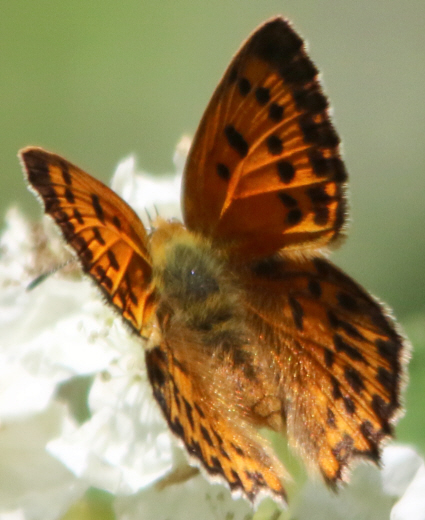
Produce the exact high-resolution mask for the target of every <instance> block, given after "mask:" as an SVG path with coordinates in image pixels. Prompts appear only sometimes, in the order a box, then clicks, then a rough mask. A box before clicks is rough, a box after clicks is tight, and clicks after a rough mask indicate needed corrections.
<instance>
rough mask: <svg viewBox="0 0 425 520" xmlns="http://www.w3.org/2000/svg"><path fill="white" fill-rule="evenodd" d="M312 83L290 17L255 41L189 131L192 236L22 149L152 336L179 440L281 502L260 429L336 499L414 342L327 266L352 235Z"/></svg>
mask: <svg viewBox="0 0 425 520" xmlns="http://www.w3.org/2000/svg"><path fill="white" fill-rule="evenodd" d="M317 76H318V72H317V69H316V68H315V66H314V64H313V63H312V62H311V60H310V58H309V57H308V55H307V53H306V50H305V48H304V45H303V41H302V39H301V38H300V37H299V35H298V34H297V33H296V32H295V31H294V30H293V29H292V27H291V25H290V24H289V23H288V22H287V21H286V20H283V19H282V18H275V19H273V20H270V21H269V22H267V23H265V24H264V25H263V26H261V27H260V28H259V29H257V31H255V32H254V33H253V34H252V35H251V37H250V38H249V39H248V40H247V42H246V43H245V44H244V45H243V46H242V48H241V49H240V50H239V52H238V53H237V54H236V56H235V57H234V58H233V60H232V62H231V64H230V66H229V68H228V70H227V71H226V72H225V74H224V76H223V79H222V80H221V82H220V83H219V85H218V87H217V89H216V91H215V93H214V95H213V97H212V99H211V101H210V103H209V105H208V107H207V109H206V112H205V114H204V117H203V119H202V121H201V123H200V126H199V129H198V132H197V134H196V136H195V139H194V142H193V145H192V149H191V152H190V154H189V157H188V160H187V164H186V167H185V172H184V178H183V215H184V222H183V223H179V222H177V221H171V222H167V221H164V220H162V219H160V218H158V219H157V220H156V221H155V222H154V223H153V227H152V229H151V230H147V229H145V227H144V226H143V224H142V222H141V220H140V219H139V217H138V216H137V215H136V214H135V212H134V211H133V210H132V209H131V208H130V207H129V206H128V205H127V204H126V203H125V202H124V201H123V200H122V199H121V198H120V197H118V196H117V195H116V194H114V193H113V192H112V191H111V190H110V189H109V188H107V187H106V186H105V185H103V184H102V183H101V182H99V181H97V180H96V179H94V178H93V177H91V176H90V175H88V174H87V173H85V172H84V171H82V170H80V169H79V168H78V167H77V166H74V165H73V164H71V163H70V162H68V161H66V160H65V159H63V158H62V157H60V156H58V155H55V154H52V153H49V152H46V151H44V150H42V149H40V148H26V149H24V150H22V151H21V159H22V162H23V164H24V168H25V171H26V174H27V178H28V182H29V184H30V186H31V188H32V189H33V190H34V191H35V192H36V193H37V194H38V195H39V196H40V197H41V199H42V201H43V204H44V208H45V211H46V213H47V214H48V215H50V216H51V217H52V218H53V219H54V221H55V222H56V223H57V225H58V226H59V228H60V229H61V231H62V234H63V236H64V238H65V240H66V241H67V243H68V244H69V245H70V247H71V248H72V249H73V250H74V251H75V253H76V254H77V256H78V259H79V261H80V264H81V267H82V269H83V271H85V272H86V273H87V274H88V275H89V276H90V277H91V278H92V279H93V280H94V282H95V283H96V284H97V285H98V287H99V288H100V289H101V290H102V292H103V294H104V296H105V298H106V300H107V302H108V303H110V304H111V305H112V306H113V307H114V308H115V309H116V310H117V311H118V312H119V314H120V315H121V316H122V317H123V318H124V320H125V322H126V323H128V324H129V325H130V327H131V329H132V330H133V331H134V332H135V333H136V334H139V335H140V336H141V338H143V339H144V340H145V341H144V347H145V348H146V365H147V372H148V376H149V380H150V383H151V386H152V390H153V395H154V397H155V399H156V401H157V402H158V404H159V406H160V408H161V409H162V411H163V414H164V417H165V418H166V420H167V422H168V425H169V427H170V429H171V431H172V432H173V433H174V434H175V435H176V437H177V438H178V439H179V440H180V441H181V442H182V444H183V445H184V447H185V449H186V452H187V453H188V455H189V456H190V457H191V459H192V460H194V461H196V462H197V463H198V464H199V465H200V466H201V467H202V468H203V469H204V470H205V472H206V473H207V474H208V475H209V476H210V477H212V478H217V479H220V480H221V481H222V482H225V483H227V485H228V486H229V488H230V489H231V490H232V492H234V493H237V494H241V495H243V496H244V497H245V498H247V499H248V500H249V501H251V502H256V501H258V500H259V499H260V498H261V497H262V496H264V495H270V496H272V498H274V499H275V500H277V501H280V502H284V501H285V500H286V492H285V489H284V487H283V484H282V480H283V479H284V478H285V476H286V472H285V469H284V467H283V465H282V463H281V462H280V461H279V460H278V459H277V457H276V456H275V455H274V453H273V450H271V448H270V447H269V445H268V443H267V442H266V441H265V439H264V438H263V437H262V436H261V435H260V433H259V431H258V430H259V428H262V427H268V428H270V429H272V430H274V431H277V432H279V433H281V434H283V435H285V436H286V437H287V439H288V442H289V444H290V445H291V446H292V447H293V448H294V449H296V450H297V452H298V453H299V454H300V455H301V456H302V458H303V460H304V461H305V463H306V465H307V466H308V467H309V468H310V469H311V470H312V471H315V472H318V473H320V474H321V475H322V477H323V478H324V480H325V482H326V483H327V484H328V485H329V486H330V487H333V488H335V487H337V486H338V484H340V483H341V482H343V481H345V480H347V469H348V468H349V466H350V463H351V462H352V461H353V460H354V459H361V458H363V459H367V460H370V461H373V462H375V463H379V461H380V451H381V447H382V444H383V441H384V440H385V439H386V438H388V437H389V436H390V435H391V434H392V425H393V423H394V422H395V420H396V419H397V417H398V416H399V415H400V410H401V403H400V393H401V387H402V384H403V378H404V365H405V362H406V359H407V357H408V355H407V352H408V344H407V341H406V340H405V339H404V338H403V337H402V335H401V334H400V332H399V330H398V327H397V325H396V324H395V322H394V321H393V319H392V318H391V317H390V316H389V314H388V312H387V311H386V309H385V308H384V307H383V306H382V305H381V304H380V303H379V302H378V301H377V300H375V299H374V298H373V297H372V296H370V295H369V294H368V293H367V292H366V291H365V290H364V289H363V288H362V287H361V286H360V285H359V284H357V283H356V282H355V281H354V280H352V279H351V278H350V277H349V276H348V275H346V274H345V273H343V272H342V271H341V270H339V269H338V268H337V267H335V266H334V265H333V264H332V263H331V262H330V261H329V260H327V258H326V257H325V256H324V250H325V249H326V248H327V247H328V246H332V245H335V244H337V243H338V242H339V239H340V237H341V236H342V234H343V230H344V222H345V211H346V198H345V182H346V180H347V174H346V172H345V168H344V164H343V161H342V159H341V157H340V155H339V138H338V135H337V133H336V131H335V129H334V127H333V125H332V123H331V121H330V118H329V113H328V101H327V99H326V97H325V96H324V94H323V92H322V90H321V86H320V84H319V81H318V77H317ZM146 340H147V341H146Z"/></svg>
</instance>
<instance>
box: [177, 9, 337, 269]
mask: <svg viewBox="0 0 425 520" xmlns="http://www.w3.org/2000/svg"><path fill="white" fill-rule="evenodd" d="M345 181H346V171H345V167H344V164H343V162H342V160H341V157H340V155H339V137H338V135H337V133H336V131H335V129H334V127H333V125H332V123H331V121H330V119H329V114H328V100H327V98H326V97H325V96H324V94H323V92H322V89H321V86H320V84H319V81H318V71H317V69H316V67H315V66H314V64H313V63H312V61H311V60H310V58H309V57H308V56H307V54H306V51H305V47H304V44H303V41H302V39H301V38H300V37H299V36H298V35H297V34H296V33H295V31H294V30H293V29H292V27H291V26H290V25H289V23H288V22H287V21H285V20H283V19H281V18H276V19H274V20H271V21H270V22H267V23H266V24H264V25H263V26H261V27H260V28H259V29H258V30H257V31H256V32H254V34H253V35H252V36H251V37H250V38H249V39H248V40H247V42H246V43H245V44H244V45H243V46H242V48H241V49H240V51H239V52H238V53H237V54H236V56H235V58H234V59H233V61H232V62H231V64H230V66H229V68H228V69H227V71H226V73H225V74H224V77H223V79H222V81H221V83H220V84H219V86H218V87H217V89H216V91H215V93H214V95H213V97H212V99H211V101H210V103H209V105H208V107H207V109H206V112H205V114H204V116H203V119H202V121H201V124H200V126H199V129H198V131H197V133H196V136H195V139H194V142H193V145H192V149H191V152H190V155H189V158H188V161H187V166H186V170H185V178H184V186H183V190H184V191H183V201H184V207H183V211H184V217H185V222H186V224H187V226H188V228H189V229H191V230H193V231H197V232H200V233H202V234H204V235H206V236H210V237H212V238H213V239H215V240H216V241H218V242H220V243H224V244H226V243H231V247H232V252H233V253H235V252H236V253H238V254H239V255H241V256H243V258H244V259H249V258H259V257H265V256H267V255H270V254H273V253H275V252H276V251H278V250H280V249H283V250H291V249H297V250H303V249H317V248H319V247H321V246H325V245H326V244H328V243H331V242H333V241H335V239H336V238H337V237H338V236H339V235H340V233H341V230H342V227H343V224H344V218H345V204H346V202H345V195H344V183H345Z"/></svg>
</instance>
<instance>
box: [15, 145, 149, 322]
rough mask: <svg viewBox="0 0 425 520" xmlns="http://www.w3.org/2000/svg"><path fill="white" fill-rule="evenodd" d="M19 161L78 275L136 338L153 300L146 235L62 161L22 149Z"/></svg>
mask: <svg viewBox="0 0 425 520" xmlns="http://www.w3.org/2000/svg"><path fill="white" fill-rule="evenodd" d="M20 157H21V160H22V163H23V165H24V168H25V171H26V173H27V179H28V182H29V184H30V186H31V187H32V188H33V189H34V190H35V191H36V193H37V194H38V195H39V196H40V197H41V199H42V200H43V203H44V209H45V212H46V213H47V214H48V215H50V216H51V217H52V218H53V220H54V221H55V222H56V224H58V226H59V228H60V229H61V231H62V234H63V236H64V238H65V240H66V241H67V242H68V244H69V245H70V246H71V247H72V248H73V249H74V251H75V252H76V253H77V255H78V258H79V260H80V263H81V266H82V268H83V270H84V271H85V272H86V273H88V274H89V275H90V276H91V277H92V278H93V279H94V280H95V281H96V282H97V284H98V285H99V287H100V288H101V289H102V291H103V293H104V294H105V296H106V298H107V300H108V301H109V302H110V303H112V304H113V305H114V306H115V307H116V308H117V309H118V310H119V312H120V313H121V314H122V315H123V317H124V318H125V320H126V321H127V322H128V323H129V324H130V325H131V326H132V328H133V329H135V330H136V331H138V332H142V331H143V328H144V325H146V324H147V323H148V322H149V320H150V319H151V317H152V312H153V310H154V307H155V297H154V292H153V287H152V285H151V274H152V273H151V259H150V255H149V252H148V249H147V234H146V230H145V228H144V226H143V224H142V222H141V220H140V219H139V217H138V216H137V215H136V213H135V212H134V211H133V210H132V209H131V208H130V207H129V206H128V205H127V204H126V203H125V202H124V201H123V200H122V199H121V198H120V197H118V195H116V194H115V193H114V192H113V191H112V190H110V189H109V188H108V187H107V186H105V185H104V184H103V183H101V182H100V181H98V180H96V179H94V178H93V177H91V176H90V175H88V174H87V173H85V172H84V171H82V170H80V169H79V168H77V167H76V166H74V165H73V164H71V163H70V162H68V161H66V160H65V159H63V158H62V157H60V156H58V155H55V154H52V153H49V152H46V151H45V150H42V149H41V148H26V149H24V150H22V151H21V152H20Z"/></svg>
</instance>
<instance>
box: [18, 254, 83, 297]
mask: <svg viewBox="0 0 425 520" xmlns="http://www.w3.org/2000/svg"><path fill="white" fill-rule="evenodd" d="M72 262H76V259H75V258H71V259H69V260H67V261H66V262H64V263H63V264H60V265H57V266H56V267H54V268H53V269H50V270H49V271H46V272H45V273H41V274H40V275H39V276H37V278H34V280H33V281H32V282H30V283H29V284H28V285H27V288H26V290H27V291H32V290H33V289H35V288H36V287H37V286H38V285H40V284H41V283H42V282H44V280H46V279H47V278H49V276H51V275H52V274H55V273H57V272H58V271H60V270H61V269H63V268H64V267H66V266H67V265H69V264H70V263H72Z"/></svg>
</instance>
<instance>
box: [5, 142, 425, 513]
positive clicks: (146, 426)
mask: <svg viewBox="0 0 425 520" xmlns="http://www.w3.org/2000/svg"><path fill="white" fill-rule="evenodd" d="M181 148H183V149H185V148H187V146H185V145H181ZM181 148H180V151H179V153H178V154H177V156H176V161H175V162H176V167H177V170H178V173H177V174H176V175H173V176H168V177H164V178H162V179H156V178H153V177H151V176H149V175H147V174H145V173H143V174H139V173H136V172H135V165H134V159H133V158H130V159H127V160H125V161H123V162H122V163H121V164H120V165H119V166H118V168H117V171H116V173H115V175H114V177H113V180H112V187H113V189H114V190H115V191H116V192H117V193H118V194H119V195H120V196H121V197H122V198H124V199H125V200H126V201H127V202H129V203H130V204H131V206H132V207H133V208H134V209H135V210H136V212H137V213H138V214H139V215H141V216H142V218H143V215H145V208H147V209H148V211H149V212H151V211H152V212H153V211H158V212H159V214H161V215H162V216H165V217H171V216H179V212H180V210H179V192H180V182H181V170H182V167H183V163H184V158H183V156H184V154H183V153H182V152H181ZM152 208H154V209H152ZM0 255H1V256H0V287H1V292H0V334H1V335H0V520H39V519H40V520H41V519H42V520H55V519H59V518H61V517H62V516H63V515H64V514H65V513H66V512H67V511H68V510H69V508H70V507H71V506H72V505H74V504H76V503H78V501H79V500H80V499H81V498H82V497H83V496H84V495H85V493H86V492H87V491H88V490H89V489H90V488H98V489H101V490H105V491H107V492H109V493H111V494H112V495H113V497H114V498H113V507H114V510H115V515H116V518H117V519H119V520H124V519H125V520H133V519H134V520H136V519H140V518H143V519H144V520H157V519H158V518H169V519H170V520H171V519H172V520H179V519H182V520H183V519H188V518H196V519H198V518H202V519H203V520H209V519H211V520H218V519H224V518H229V519H230V518H231V519H234V520H239V519H240V520H242V519H248V518H252V515H253V513H252V511H251V509H250V507H249V505H248V504H247V503H246V502H245V501H244V500H233V499H232V497H231V495H230V493H229V491H228V490H227V489H226V488H225V487H223V486H221V485H212V484H210V483H209V482H208V481H207V480H206V479H205V478H204V477H203V476H202V475H199V474H198V475H195V476H192V477H191V478H188V479H187V478H184V474H185V471H186V472H187V471H188V466H187V463H186V461H185V458H184V456H183V455H182V451H181V449H180V448H179V447H178V446H177V445H176V444H175V442H174V439H173V438H172V436H171V434H170V432H169V430H168V427H167V425H166V423H165V420H164V419H163V417H162V415H161V413H160V410H159V408H158V407H157V405H156V403H155V402H154V400H153V397H152V392H151V388H150V386H149V383H148V380H147V375H146V369H145V365H144V352H143V345H142V343H141V341H140V340H139V339H138V338H137V337H135V336H134V335H133V336H132V335H130V334H129V333H128V331H127V329H126V328H125V327H124V326H123V324H122V323H121V320H120V318H119V317H117V316H116V315H115V314H114V312H113V311H112V310H111V309H110V308H109V307H108V306H107V305H105V304H104V303H103V301H102V298H101V297H100V296H99V293H98V291H97V290H96V288H94V287H93V285H92V284H91V282H90V281H89V280H87V279H86V278H83V277H81V276H80V275H79V270H78V268H77V267H76V264H75V263H74V264H73V263H71V264H68V266H67V267H66V268H65V269H63V270H61V271H59V272H57V273H56V274H53V275H51V276H48V277H47V278H46V279H44V280H43V281H42V282H40V283H38V284H36V285H35V287H34V288H32V289H31V290H27V287H28V285H29V284H30V283H31V282H32V281H33V280H34V279H35V278H37V276H39V275H40V274H42V273H43V272H45V271H48V270H50V269H54V268H55V267H57V266H59V265H61V264H63V263H64V262H65V261H66V260H67V259H69V253H68V252H67V251H66V249H65V248H64V246H63V244H62V241H61V239H60V238H59V236H58V233H56V231H55V230H54V229H53V225H52V223H51V222H50V221H48V220H47V219H44V220H43V222H42V223H39V224H30V223H29V222H28V221H27V220H26V219H25V218H24V217H23V216H22V215H21V214H20V213H19V211H18V210H17V209H11V210H9V212H8V213H7V215H6V223H5V228H4V231H3V234H2V236H1V238H0ZM384 464H385V465H384V470H383V471H382V472H381V473H379V472H378V471H377V470H375V469H372V468H367V469H368V471H369V473H368V475H370V476H369V477H368V478H369V480H370V483H369V484H368V485H367V486H366V488H367V489H365V479H360V482H357V480H359V479H357V480H356V475H357V474H358V473H357V472H359V471H361V470H363V471H364V470H365V467H363V468H359V469H358V470H357V472H356V473H355V475H354V478H353V484H352V485H351V486H349V487H347V488H346V489H345V490H344V492H343V493H341V494H340V495H339V496H338V497H334V496H332V495H331V494H329V492H328V491H327V490H325V489H324V488H323V487H321V486H319V487H317V486H316V487H313V484H311V483H308V484H307V485H306V486H305V487H304V488H303V489H301V490H300V492H299V494H298V497H297V499H296V500H294V507H293V509H292V510H291V511H289V512H286V513H282V515H286V514H288V515H293V517H296V518H298V519H300V520H302V519H304V518H305V519H307V518H308V519H309V520H312V519H321V518H326V519H327V520H329V519H333V518H341V519H342V518H344V519H347V518H374V519H380V518H388V515H389V514H390V510H391V519H392V520H404V519H409V520H419V519H424V518H425V493H424V492H423V491H424V490H425V468H424V463H423V460H422V459H420V458H419V456H418V455H417V454H416V453H415V452H414V451H413V450H411V449H409V448H402V447H400V448H397V447H392V448H388V449H387V450H385V452H384ZM191 473H193V471H191ZM170 474H171V475H173V476H174V479H173V480H174V482H177V481H179V478H178V475H179V474H180V475H183V478H180V481H181V482H180V483H178V484H176V483H174V484H172V485H167V482H168V481H169V480H170V477H169V476H170ZM372 492H373V493H372ZM400 497H401V498H400ZM399 498H400V500H399V501H398V502H397V503H396V504H395V505H393V504H394V502H395V501H396V500H397V499H399ZM273 507H274V506H273ZM368 508H369V509H368ZM370 508H372V509H370ZM269 509H270V508H269ZM274 509H276V508H275V507H274ZM370 510H373V511H374V514H373V515H371V514H369V513H368V512H369V511H370ZM271 511H273V509H271ZM352 511H356V512H360V513H362V514H360V513H358V515H359V514H360V516H354V515H353V516H350V515H351V512H352ZM279 518H284V516H280V517H279ZM288 518H289V516H288Z"/></svg>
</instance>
